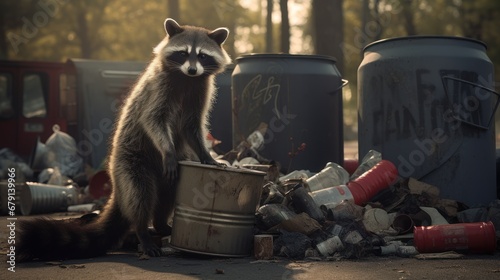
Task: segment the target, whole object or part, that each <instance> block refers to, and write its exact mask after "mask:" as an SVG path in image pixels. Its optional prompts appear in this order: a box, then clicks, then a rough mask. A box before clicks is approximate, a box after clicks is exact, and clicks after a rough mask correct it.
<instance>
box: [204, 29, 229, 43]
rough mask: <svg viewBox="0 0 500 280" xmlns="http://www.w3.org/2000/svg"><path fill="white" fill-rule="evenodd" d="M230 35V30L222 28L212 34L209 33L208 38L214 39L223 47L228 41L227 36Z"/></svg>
mask: <svg viewBox="0 0 500 280" xmlns="http://www.w3.org/2000/svg"><path fill="white" fill-rule="evenodd" d="M228 35H229V29H227V28H224V27H220V28H217V29H215V30H213V31H212V32H210V33H208V37H210V38H212V40H214V41H215V42H216V43H217V44H218V45H222V43H224V41H226V39H227V36H228Z"/></svg>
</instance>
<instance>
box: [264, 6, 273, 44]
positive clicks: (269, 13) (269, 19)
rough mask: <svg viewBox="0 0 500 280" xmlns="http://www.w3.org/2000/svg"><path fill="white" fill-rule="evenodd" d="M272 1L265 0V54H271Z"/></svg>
mask: <svg viewBox="0 0 500 280" xmlns="http://www.w3.org/2000/svg"><path fill="white" fill-rule="evenodd" d="M273 1H274V0H267V14H266V52H268V53H271V52H273Z"/></svg>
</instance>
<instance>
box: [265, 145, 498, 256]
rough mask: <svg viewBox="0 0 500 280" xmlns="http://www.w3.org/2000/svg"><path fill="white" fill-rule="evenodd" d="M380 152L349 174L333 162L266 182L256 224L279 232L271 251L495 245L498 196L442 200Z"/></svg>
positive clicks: (487, 248) (484, 249)
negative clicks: (476, 202) (473, 201)
mask: <svg viewBox="0 0 500 280" xmlns="http://www.w3.org/2000/svg"><path fill="white" fill-rule="evenodd" d="M381 158H382V157H381V155H380V153H378V152H376V151H370V152H369V153H368V154H367V155H366V156H365V157H364V158H363V160H362V161H361V164H360V165H359V166H358V167H357V168H356V169H355V170H351V172H350V173H349V172H348V171H347V170H345V169H344V168H343V167H341V166H339V165H337V164H335V163H328V164H327V165H326V166H325V168H324V169H323V170H322V171H321V172H319V173H317V174H310V173H309V172H308V171H307V170H299V171H293V172H291V173H290V174H287V175H284V176H281V177H279V178H278V179H277V180H274V181H269V182H268V183H267V184H266V185H265V186H264V194H263V196H262V201H261V206H260V208H259V209H258V211H257V221H258V223H257V228H258V231H259V234H262V233H267V234H272V235H274V236H275V239H274V241H275V242H274V255H275V256H281V257H287V258H292V259H304V258H308V259H324V258H327V259H342V258H362V257H364V256H368V255H373V254H374V255H398V256H401V257H410V256H415V255H417V254H419V253H439V252H446V251H457V252H461V253H462V252H463V253H465V252H468V253H493V252H495V250H496V248H497V238H496V237H500V231H496V232H495V228H497V229H500V201H499V200H496V201H493V202H492V203H491V204H490V205H488V206H487V207H481V208H469V207H468V206H467V205H465V204H463V203H460V202H457V201H454V200H450V199H441V198H440V197H439V189H438V188H437V187H435V186H432V185H429V184H426V183H423V182H420V181H418V180H416V179H414V178H399V177H398V174H397V170H396V167H395V166H394V165H393V164H392V163H391V162H389V161H386V160H382V159H381ZM269 177H276V176H272V175H271V176H269ZM448 256H449V255H448ZM419 257H425V254H419Z"/></svg>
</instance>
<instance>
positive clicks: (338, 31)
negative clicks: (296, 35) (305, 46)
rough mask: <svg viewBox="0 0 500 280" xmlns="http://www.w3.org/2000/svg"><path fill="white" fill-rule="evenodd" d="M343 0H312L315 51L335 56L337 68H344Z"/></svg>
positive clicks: (341, 70)
mask: <svg viewBox="0 0 500 280" xmlns="http://www.w3.org/2000/svg"><path fill="white" fill-rule="evenodd" d="M342 2H343V1H342V0H312V15H311V16H312V22H313V32H314V33H313V34H314V35H313V42H314V52H315V53H317V54H322V55H329V56H333V57H335V58H336V59H337V68H338V69H339V71H340V72H341V73H343V69H344V59H343V58H344V56H343V53H342V49H341V43H342V42H343V40H344V31H343V26H344V17H343V10H342Z"/></svg>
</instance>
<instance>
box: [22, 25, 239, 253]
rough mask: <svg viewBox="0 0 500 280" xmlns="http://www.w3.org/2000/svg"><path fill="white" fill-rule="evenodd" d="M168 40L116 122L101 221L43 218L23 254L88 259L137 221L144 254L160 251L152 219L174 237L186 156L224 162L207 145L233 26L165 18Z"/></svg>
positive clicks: (26, 232) (30, 225)
mask: <svg viewBox="0 0 500 280" xmlns="http://www.w3.org/2000/svg"><path fill="white" fill-rule="evenodd" d="M164 28H165V31H166V33H167V36H166V37H165V39H164V40H163V41H162V42H161V43H160V44H159V45H158V46H156V47H155V48H154V51H153V53H154V55H155V56H154V58H153V59H152V61H151V62H150V64H149V65H148V67H147V68H146V70H145V72H144V73H143V74H142V76H141V77H140V78H139V80H138V82H137V83H136V85H135V86H134V88H133V89H132V90H131V92H130V94H129V96H128V98H127V99H126V100H125V102H124V105H123V107H122V108H121V111H120V114H119V116H118V118H117V122H116V124H115V131H114V134H113V138H112V143H111V147H110V153H109V157H108V158H109V160H108V172H109V174H110V178H111V183H112V186H113V191H112V194H111V196H110V199H109V201H108V203H107V205H106V207H105V208H104V210H103V212H102V214H101V215H100V216H99V217H98V218H97V220H96V221H95V222H90V223H88V224H84V225H82V224H79V223H76V222H68V221H54V220H47V219H39V220H34V221H26V222H24V223H23V224H22V225H21V231H20V232H19V235H18V236H19V242H18V244H19V246H18V248H17V253H18V259H19V260H21V261H26V260H32V259H40V260H51V259H71V258H87V257H93V256H98V255H103V254H105V253H106V252H107V251H108V250H109V249H111V248H113V247H116V246H117V245H119V244H120V241H121V239H123V237H124V235H125V233H126V232H127V231H128V230H129V229H130V228H131V226H132V227H133V229H134V230H135V232H136V235H137V237H138V239H139V241H140V243H141V245H142V248H143V251H144V253H146V254H147V255H149V256H160V255H161V250H160V248H158V246H156V245H155V244H154V242H153V241H152V238H151V236H150V234H149V232H148V225H149V223H150V222H151V221H152V223H153V227H154V229H155V230H156V231H157V232H158V233H160V234H161V235H169V234H170V233H171V228H170V226H168V224H167V219H168V217H169V215H170V214H171V213H172V210H173V206H174V200H175V194H176V187H177V186H176V183H177V177H178V161H179V160H196V161H200V162H202V163H205V164H217V162H216V161H215V160H214V159H213V158H212V157H211V156H210V154H209V152H208V151H207V148H206V146H205V143H204V142H205V135H206V126H207V117H208V113H209V111H210V107H211V104H212V100H213V94H214V85H213V83H214V76H215V74H217V73H220V72H222V71H223V70H224V68H225V66H226V65H227V64H229V63H230V58H229V56H228V55H227V53H226V52H225V50H224V49H223V48H222V45H223V43H224V41H225V40H226V38H227V36H228V34H229V31H228V29H226V28H217V29H215V30H212V31H210V30H207V29H204V28H201V27H194V26H180V25H179V24H178V23H177V22H176V21H175V20H173V19H170V18H168V19H166V20H165V23H164Z"/></svg>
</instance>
